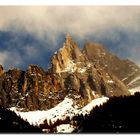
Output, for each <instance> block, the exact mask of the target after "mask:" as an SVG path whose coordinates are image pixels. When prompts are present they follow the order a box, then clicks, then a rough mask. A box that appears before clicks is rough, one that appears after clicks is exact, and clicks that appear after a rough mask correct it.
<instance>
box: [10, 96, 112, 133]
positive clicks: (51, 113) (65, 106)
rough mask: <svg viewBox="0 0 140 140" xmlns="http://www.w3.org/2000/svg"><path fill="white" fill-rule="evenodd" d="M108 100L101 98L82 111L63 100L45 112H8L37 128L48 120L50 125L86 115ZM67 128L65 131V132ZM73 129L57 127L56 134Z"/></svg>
mask: <svg viewBox="0 0 140 140" xmlns="http://www.w3.org/2000/svg"><path fill="white" fill-rule="evenodd" d="M108 99H109V98H107V97H101V98H97V99H94V100H92V101H91V102H90V103H89V104H88V105H86V106H85V107H84V108H82V109H77V106H74V101H73V99H71V98H67V97H66V98H65V99H64V100H63V101H62V102H61V103H59V104H58V105H57V106H55V107H54V108H52V109H50V110H47V111H40V110H37V111H29V112H20V111H17V108H15V107H12V108H10V110H12V111H14V112H15V113H16V114H17V115H18V116H20V117H21V118H23V119H24V120H27V121H28V122H29V123H30V124H33V125H37V126H39V125H40V124H43V122H44V120H47V122H48V123H49V122H50V120H51V122H52V123H55V122H56V121H57V120H58V119H59V120H65V119H66V117H70V119H72V118H73V117H74V116H75V115H78V114H84V115H85V114H88V113H89V112H90V111H91V110H92V109H93V108H94V107H95V106H100V105H102V104H103V103H105V102H107V100H108ZM62 127H64V128H62ZM66 128H67V130H65V129H66ZM73 129H74V128H73V127H72V126H70V125H69V124H67V125H61V126H57V131H58V132H62V131H63V132H68V133H69V131H70V130H71V131H72V130H73Z"/></svg>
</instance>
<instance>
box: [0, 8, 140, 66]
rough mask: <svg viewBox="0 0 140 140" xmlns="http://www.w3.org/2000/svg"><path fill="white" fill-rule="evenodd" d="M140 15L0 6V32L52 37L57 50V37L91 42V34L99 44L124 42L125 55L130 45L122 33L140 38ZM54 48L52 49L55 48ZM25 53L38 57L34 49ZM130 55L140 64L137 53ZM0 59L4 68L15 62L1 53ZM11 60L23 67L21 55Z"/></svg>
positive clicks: (125, 11)
mask: <svg viewBox="0 0 140 140" xmlns="http://www.w3.org/2000/svg"><path fill="white" fill-rule="evenodd" d="M139 15H140V6H0V30H12V31H13V30H21V31H22V28H23V29H25V30H26V31H28V32H30V33H32V34H33V35H35V36H37V37H39V39H43V40H44V37H46V36H45V35H46V34H49V38H48V39H49V40H51V42H52V43H54V44H55V46H56V44H57V41H56V40H57V34H58V33H67V32H70V33H71V34H73V35H75V36H77V37H78V38H80V39H83V38H84V39H88V38H87V37H88V35H89V34H90V35H93V36H96V38H99V39H100V40H101V39H102V38H103V39H108V40H110V41H112V42H119V41H120V40H121V42H120V43H121V45H122V46H125V47H127V46H128V47H127V49H126V51H129V52H130V51H131V49H129V48H130V44H129V43H127V42H123V39H121V36H120V34H119V31H123V32H126V33H127V35H128V36H129V35H130V34H132V32H133V33H134V34H135V33H136V34H137V33H138V34H140V28H139V25H140V16H139ZM114 29H115V30H114ZM115 31H116V32H115ZM117 31H118V32H117ZM47 37H48V36H47ZM131 37H132V36H131ZM132 41H133V43H131V45H132V44H133V48H134V49H133V50H135V48H138V47H137V46H138V43H137V42H139V39H138V38H137V39H136V40H135V39H132ZM46 47H48V46H46ZM51 47H52V48H53V45H52V46H51ZM58 47H61V46H58ZM114 47H116V46H114ZM26 49H27V51H26V53H27V54H28V53H29V54H28V55H29V56H33V55H34V54H36V50H35V49H34V48H33V47H31V46H30V47H28V48H26ZM49 49H50V48H49ZM28 50H29V51H28ZM32 50H33V52H32V53H31V51H32ZM130 53H131V54H130V58H132V59H133V60H135V62H137V63H138V62H139V60H140V58H139V54H138V51H136V55H133V54H134V53H133V51H131V52H130ZM11 54H12V52H11V53H10V55H11ZM0 56H1V58H0V63H2V64H5V63H8V64H10V63H12V62H13V61H14V57H12V58H10V59H12V60H13V61H12V60H9V59H8V57H9V53H8V54H7V53H4V54H3V53H0ZM12 56H15V58H18V59H19V60H18V59H15V60H17V62H16V61H15V63H16V64H17V65H18V64H19V63H21V61H22V58H21V56H20V55H18V52H16V53H14V55H12Z"/></svg>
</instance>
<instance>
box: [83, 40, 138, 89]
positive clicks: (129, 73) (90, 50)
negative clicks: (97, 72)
mask: <svg viewBox="0 0 140 140" xmlns="http://www.w3.org/2000/svg"><path fill="white" fill-rule="evenodd" d="M83 53H84V54H85V55H86V56H87V57H88V59H89V60H90V62H92V63H94V64H95V65H100V67H101V68H102V69H104V70H107V71H109V73H112V74H113V75H115V76H116V77H117V78H118V79H119V80H121V81H122V82H123V83H124V84H125V85H126V86H127V87H128V89H131V88H135V87H138V86H140V84H139V82H140V68H139V67H138V66H137V65H136V64H135V63H134V62H132V61H130V60H128V59H126V60H121V59H119V58H118V57H117V56H115V55H113V54H111V53H109V52H108V51H107V50H106V49H105V48H104V47H103V46H102V45H101V44H98V43H91V42H88V43H86V44H85V46H84V48H83Z"/></svg>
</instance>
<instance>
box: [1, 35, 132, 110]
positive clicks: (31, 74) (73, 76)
mask: <svg viewBox="0 0 140 140" xmlns="http://www.w3.org/2000/svg"><path fill="white" fill-rule="evenodd" d="M88 46H90V45H88ZM93 48H94V49H95V50H96V51H95V50H94V49H93V50H92V49H91V48H88V47H85V48H84V51H81V50H80V49H79V48H78V46H77V44H76V43H75V41H73V39H72V38H71V36H70V35H67V36H66V40H65V42H64V44H63V47H62V48H60V50H58V52H56V53H55V54H54V55H53V56H52V57H51V67H50V68H49V69H48V70H47V71H44V70H43V69H42V68H41V67H38V66H36V65H29V66H28V69H27V70H26V71H22V70H20V69H10V70H8V71H4V70H3V67H2V66H1V67H0V105H1V106H3V107H6V108H10V107H18V108H22V109H23V110H24V111H31V110H48V109H51V108H53V107H55V106H56V105H57V104H59V103H60V102H62V101H63V100H64V99H65V97H69V98H72V99H73V100H74V102H75V104H76V105H77V106H78V107H79V108H82V107H84V106H85V105H87V104H88V103H90V102H91V101H92V100H93V99H96V98H98V97H102V96H107V97H110V96H120V95H130V93H129V92H128V89H127V87H126V86H125V84H124V83H123V82H122V81H121V80H119V78H118V77H117V75H115V74H113V72H111V71H110V70H109V69H104V62H105V60H106V61H109V60H110V59H109V60H108V58H110V57H112V56H111V54H109V53H106V59H105V60H102V59H100V56H102V54H103V53H104V51H102V50H104V49H103V48H102V47H100V49H99V47H96V45H95V46H94V47H93ZM96 48H97V49H96ZM99 51H101V53H100V52H99ZM87 52H91V57H89V53H87ZM102 52H103V53H102ZM92 53H93V54H92ZM94 53H95V56H96V57H94ZM103 55H104V54H103ZM92 56H93V57H94V58H92ZM91 60H93V61H91ZM98 61H99V62H98ZM114 61H115V60H114ZM100 62H102V65H101V64H100ZM112 63H113V62H112ZM110 67H111V66H110Z"/></svg>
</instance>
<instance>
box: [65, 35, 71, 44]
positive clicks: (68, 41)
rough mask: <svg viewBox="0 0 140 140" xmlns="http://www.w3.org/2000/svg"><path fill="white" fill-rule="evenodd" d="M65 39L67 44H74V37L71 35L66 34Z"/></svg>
mask: <svg viewBox="0 0 140 140" xmlns="http://www.w3.org/2000/svg"><path fill="white" fill-rule="evenodd" d="M65 39H66V41H65V42H66V44H70V43H71V42H72V37H71V35H70V34H69V33H67V34H66V37H65Z"/></svg>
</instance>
